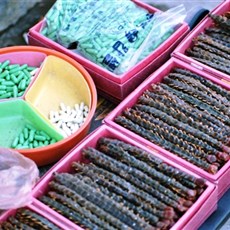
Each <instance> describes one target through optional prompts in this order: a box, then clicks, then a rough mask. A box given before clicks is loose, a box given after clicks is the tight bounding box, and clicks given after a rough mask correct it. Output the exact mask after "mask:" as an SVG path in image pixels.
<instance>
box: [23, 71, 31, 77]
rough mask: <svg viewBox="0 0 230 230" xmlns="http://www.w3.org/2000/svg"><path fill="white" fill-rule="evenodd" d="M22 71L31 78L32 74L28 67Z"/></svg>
mask: <svg viewBox="0 0 230 230" xmlns="http://www.w3.org/2000/svg"><path fill="white" fill-rule="evenodd" d="M22 72H23V73H24V74H25V76H26V78H30V77H31V74H30V72H29V71H28V70H27V69H23V70H22Z"/></svg>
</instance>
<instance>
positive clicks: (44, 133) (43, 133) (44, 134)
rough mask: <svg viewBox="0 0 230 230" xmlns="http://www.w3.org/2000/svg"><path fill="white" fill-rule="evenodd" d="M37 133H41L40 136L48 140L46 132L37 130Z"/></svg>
mask: <svg viewBox="0 0 230 230" xmlns="http://www.w3.org/2000/svg"><path fill="white" fill-rule="evenodd" d="M39 134H40V135H42V136H44V137H45V138H46V140H50V136H49V135H48V134H47V133H46V132H44V131H42V130H41V131H40V132H39Z"/></svg>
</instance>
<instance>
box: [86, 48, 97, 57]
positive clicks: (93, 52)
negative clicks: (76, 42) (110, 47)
mask: <svg viewBox="0 0 230 230" xmlns="http://www.w3.org/2000/svg"><path fill="white" fill-rule="evenodd" d="M86 52H87V53H90V54H92V55H95V56H96V55H97V52H98V51H97V50H95V49H86Z"/></svg>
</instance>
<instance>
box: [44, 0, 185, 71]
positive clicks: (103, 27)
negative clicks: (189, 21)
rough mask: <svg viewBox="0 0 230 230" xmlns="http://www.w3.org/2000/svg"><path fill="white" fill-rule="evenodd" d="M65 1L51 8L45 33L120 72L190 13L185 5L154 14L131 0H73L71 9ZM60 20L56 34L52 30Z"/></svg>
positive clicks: (169, 33) (145, 52) (147, 51)
mask: <svg viewBox="0 0 230 230" xmlns="http://www.w3.org/2000/svg"><path fill="white" fill-rule="evenodd" d="M65 1H66V0H59V1H57V2H56V4H55V5H54V6H53V7H52V8H51V10H50V11H49V12H48V14H47V15H46V22H47V26H46V27H45V28H44V29H43V30H42V33H43V34H44V35H45V36H47V37H49V38H51V39H53V40H55V41H57V42H58V43H59V44H61V45H63V46H64V47H66V48H68V49H71V50H72V51H73V52H77V53H78V54H80V55H82V56H83V57H86V58H87V59H89V60H91V61H93V62H94V63H96V64H98V65H100V66H102V67H104V68H106V69H108V70H109V71H111V72H114V73H115V74H118V75H119V74H123V73H125V72H126V71H127V70H129V69H130V68H131V67H133V66H134V65H135V64H136V63H137V62H139V61H140V60H142V59H143V58H145V57H146V56H148V55H149V54H150V53H151V52H152V51H153V50H154V49H156V48H157V47H158V46H159V45H160V44H161V43H162V42H164V41H165V40H166V39H167V38H168V37H169V36H170V35H171V34H172V33H173V32H174V31H175V29H176V27H177V26H178V25H179V24H180V23H182V22H183V20H184V18H185V16H186V12H185V8H184V7H183V6H182V5H181V6H179V7H176V8H173V9H170V10H169V11H166V12H155V13H153V14H151V13H149V12H148V11H147V10H146V9H143V8H141V7H139V6H138V5H136V4H135V3H133V2H132V1H128V0H126V1H113V4H111V2H110V1H107V0H101V1H96V0H85V1H78V2H77V3H75V4H74V3H73V2H72V1H70V3H68V4H70V5H72V8H71V10H70V9H69V10H66V8H65V7H64V2H65ZM61 3H62V4H61ZM68 4H67V5H68ZM60 5H63V7H62V9H60ZM60 11H63V13H60ZM50 12H51V13H50ZM55 15H59V16H55ZM60 15H61V16H60ZM60 17H61V18H62V19H63V20H61V22H59V21H60ZM56 22H57V24H58V26H57V29H56V33H55V35H54V34H53V33H48V31H49V30H50V29H49V27H50V25H53V23H54V24H55V23H56Z"/></svg>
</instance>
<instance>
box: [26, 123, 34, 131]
mask: <svg viewBox="0 0 230 230" xmlns="http://www.w3.org/2000/svg"><path fill="white" fill-rule="evenodd" d="M25 127H26V128H27V129H29V130H34V131H36V130H35V128H34V127H33V126H32V125H30V124H26V126H25Z"/></svg>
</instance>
